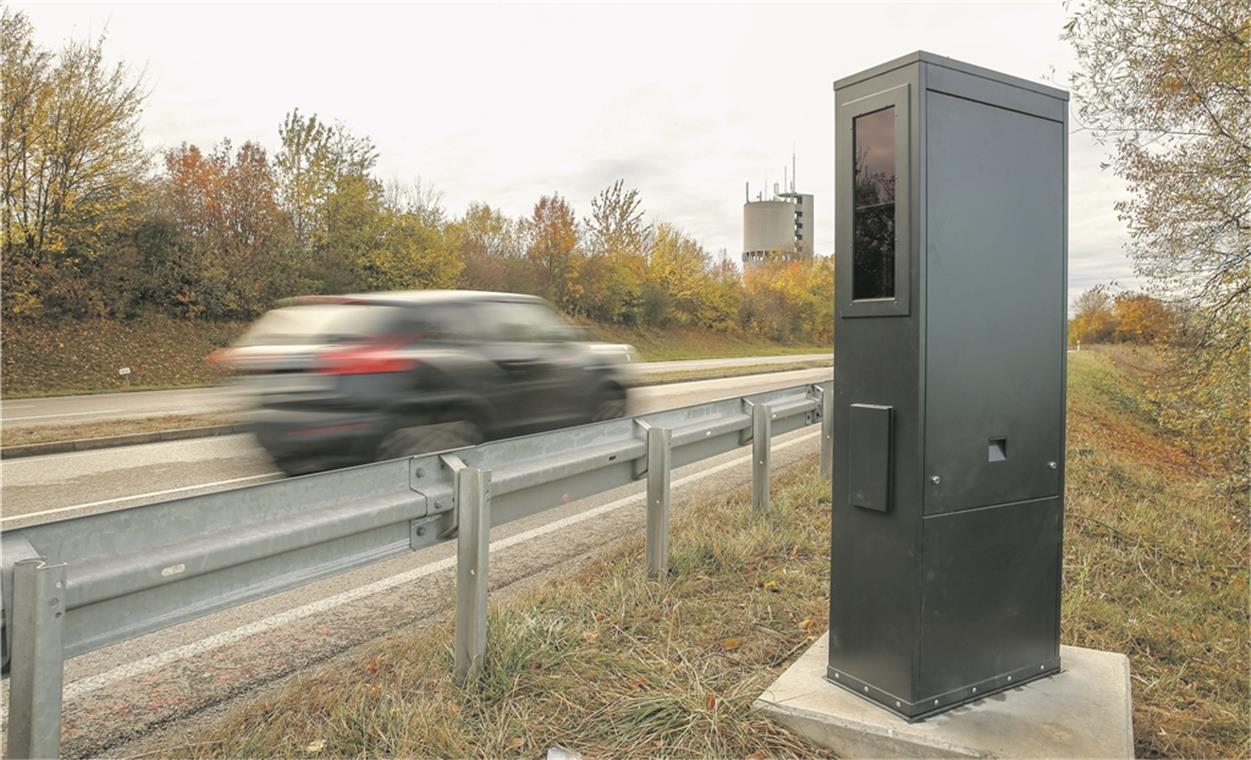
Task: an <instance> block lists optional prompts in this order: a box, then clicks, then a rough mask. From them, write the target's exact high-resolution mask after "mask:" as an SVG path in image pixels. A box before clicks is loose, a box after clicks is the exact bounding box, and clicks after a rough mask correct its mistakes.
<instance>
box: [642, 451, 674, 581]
mask: <svg viewBox="0 0 1251 760" xmlns="http://www.w3.org/2000/svg"><path fill="white" fill-rule="evenodd" d="M670 440H671V433H670V431H669V429H668V428H658V427H648V428H647V574H648V575H649V576H651V577H652V578H665V577H668V575H669V478H670V474H671V469H672V468H671V466H670V460H669V451H670V447H669V443H670Z"/></svg>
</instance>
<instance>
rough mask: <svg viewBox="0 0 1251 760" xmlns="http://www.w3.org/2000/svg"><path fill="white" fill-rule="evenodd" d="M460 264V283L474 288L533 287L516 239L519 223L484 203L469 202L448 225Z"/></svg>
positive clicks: (524, 290)
mask: <svg viewBox="0 0 1251 760" xmlns="http://www.w3.org/2000/svg"><path fill="white" fill-rule="evenodd" d="M448 234H449V235H450V236H451V237H452V238H453V239H454V241H455V243H456V246H457V248H458V250H459V253H460V258H461V261H462V262H463V265H464V268H463V269H462V271H461V275H460V286H461V287H464V288H470V289H475V290H497V291H498V290H518V291H521V292H532V291H533V290H535V289H536V287H535V283H534V281H533V278H532V277H531V276H530V271H529V269H528V267H526V266H525V265H526V263H527V260H526V258H525V251H524V250H523V248H522V243H521V239H520V226H519V224H518V223H517V222H516V221H515V220H513V219H511V218H509V217H508V216H507V215H505V214H503V213H502V212H500V211H499V210H498V209H493V208H491V207H490V206H488V205H486V204H485V203H471V204H469V208H468V209H466V210H465V214H464V216H462V217H461V218H460V219H458V220H456V221H455V222H453V223H452V224H451V225H449V229H448Z"/></svg>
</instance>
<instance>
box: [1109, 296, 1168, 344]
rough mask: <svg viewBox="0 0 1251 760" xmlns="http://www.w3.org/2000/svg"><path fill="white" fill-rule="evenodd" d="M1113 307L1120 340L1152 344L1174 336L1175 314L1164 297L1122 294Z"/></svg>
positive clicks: (1113, 303)
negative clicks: (1161, 298)
mask: <svg viewBox="0 0 1251 760" xmlns="http://www.w3.org/2000/svg"><path fill="white" fill-rule="evenodd" d="M1112 306H1113V308H1114V310H1115V311H1116V339H1117V340H1118V341H1122V342H1125V343H1139V344H1142V345H1151V344H1155V343H1158V342H1160V341H1163V340H1167V339H1169V338H1171V337H1172V333H1173V324H1174V317H1173V313H1172V312H1170V311H1169V308H1168V305H1167V304H1165V303H1164V302H1163V301H1161V300H1160V299H1158V298H1152V297H1151V296H1149V295H1147V294H1146V293H1120V294H1118V295H1117V296H1116V298H1115V299H1113V301H1112Z"/></svg>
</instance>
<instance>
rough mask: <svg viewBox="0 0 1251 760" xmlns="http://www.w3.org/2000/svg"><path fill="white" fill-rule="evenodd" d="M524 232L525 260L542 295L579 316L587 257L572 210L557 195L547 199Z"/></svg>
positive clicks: (527, 221) (536, 206) (542, 200)
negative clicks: (531, 269) (533, 272)
mask: <svg viewBox="0 0 1251 760" xmlns="http://www.w3.org/2000/svg"><path fill="white" fill-rule="evenodd" d="M522 230H523V234H524V235H525V238H526V257H527V258H528V259H529V261H530V263H531V265H532V266H533V267H534V269H535V270H536V272H537V273H538V276H539V283H540V287H541V288H542V293H543V295H545V296H546V297H548V298H549V299H551V300H552V301H554V302H555V303H556V305H558V306H560V308H562V309H564V310H565V311H567V312H569V313H577V312H578V310H579V309H578V307H579V298H580V297H581V295H582V283H581V281H580V279H579V278H580V275H581V272H582V264H583V259H584V257H583V254H582V251H581V249H580V248H579V245H578V242H579V241H578V221H577V219H576V218H575V217H574V215H573V209H572V208H570V206H569V203H568V202H567V201H566V200H565V199H564V198H562V197H560V195H559V194H558V193H553V194H552V195H545V196H543V197H541V198H539V201H538V203H536V204H534V211H533V212H531V214H530V216H529V217H527V218H526V219H525V220H524V221H523V222H522Z"/></svg>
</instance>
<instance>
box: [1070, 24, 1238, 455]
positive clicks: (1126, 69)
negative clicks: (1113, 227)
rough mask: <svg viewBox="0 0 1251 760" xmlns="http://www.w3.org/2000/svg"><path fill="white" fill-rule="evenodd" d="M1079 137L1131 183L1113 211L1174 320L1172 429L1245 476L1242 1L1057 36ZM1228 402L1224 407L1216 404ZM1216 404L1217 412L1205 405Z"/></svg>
mask: <svg viewBox="0 0 1251 760" xmlns="http://www.w3.org/2000/svg"><path fill="white" fill-rule="evenodd" d="M1066 37H1067V39H1068V40H1069V41H1070V42H1071V43H1072V45H1073V49H1074V51H1075V52H1076V54H1077V58H1078V62H1079V64H1080V70H1079V71H1078V73H1077V74H1075V75H1074V77H1073V90H1074V94H1075V99H1076V102H1077V106H1078V115H1079V117H1080V118H1079V123H1080V126H1081V128H1083V129H1086V130H1089V131H1090V132H1091V133H1092V134H1094V135H1095V137H1096V138H1097V139H1098V140H1100V141H1101V142H1102V143H1103V144H1105V145H1106V146H1107V147H1108V149H1109V152H1110V156H1111V166H1112V167H1113V169H1114V170H1115V171H1116V172H1117V174H1118V175H1120V176H1121V177H1123V178H1124V179H1125V180H1126V182H1127V183H1128V186H1129V190H1130V197H1129V198H1128V199H1127V200H1125V201H1122V202H1120V203H1118V205H1117V208H1118V210H1119V212H1120V215H1121V218H1122V219H1123V220H1124V221H1126V222H1127V223H1128V225H1129V230H1130V235H1131V242H1130V244H1129V246H1128V252H1129V255H1130V256H1131V258H1132V259H1133V261H1134V264H1135V267H1136V269H1137V271H1138V272H1139V274H1141V275H1142V276H1143V277H1144V278H1145V280H1146V282H1147V284H1148V288H1149V292H1150V293H1151V294H1152V295H1154V296H1156V297H1158V298H1160V299H1162V300H1164V301H1167V302H1171V303H1175V304H1178V305H1179V306H1180V307H1183V309H1182V310H1183V311H1184V312H1185V314H1186V315H1187V316H1186V319H1185V320H1183V321H1182V323H1181V325H1180V330H1179V331H1178V332H1177V339H1176V340H1175V341H1174V342H1173V347H1172V349H1171V350H1170V351H1169V352H1168V353H1167V357H1168V358H1169V359H1170V363H1169V372H1168V383H1167V385H1168V386H1169V387H1168V388H1165V387H1164V386H1161V390H1162V391H1166V392H1168V393H1172V394H1174V395H1179V396H1185V397H1190V400H1191V401H1192V402H1194V403H1189V404H1169V403H1165V404H1162V408H1164V409H1166V410H1167V409H1179V408H1190V409H1202V410H1204V411H1203V413H1202V414H1196V415H1188V416H1187V417H1185V418H1180V417H1179V418H1178V419H1175V420H1173V422H1174V423H1175V424H1176V425H1177V426H1178V427H1179V428H1180V429H1182V430H1184V431H1185V432H1187V433H1188V435H1189V437H1190V439H1191V440H1192V441H1193V442H1195V443H1196V446H1197V447H1199V446H1208V447H1210V446H1215V447H1216V448H1217V449H1218V450H1219V452H1220V453H1221V456H1223V457H1225V459H1226V461H1228V462H1238V463H1239V468H1238V469H1243V468H1245V464H1246V461H1245V460H1246V457H1245V455H1246V441H1247V440H1248V436H1249V434H1251V421H1249V419H1248V415H1247V409H1246V403H1245V400H1246V398H1247V397H1248V395H1249V393H1251V385H1249V381H1248V374H1249V373H1248V366H1249V365H1251V348H1249V346H1251V65H1249V64H1248V62H1249V61H1251V13H1248V12H1247V5H1246V2H1245V0H1089V2H1086V3H1083V4H1082V5H1081V6H1079V7H1078V11H1077V13H1076V15H1074V17H1073V18H1072V19H1071V20H1070V21H1069V23H1068V25H1067V27H1066ZM1222 400H1224V403H1219V402H1221V401H1222ZM1212 402H1218V403H1212Z"/></svg>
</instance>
